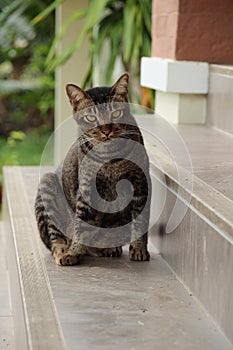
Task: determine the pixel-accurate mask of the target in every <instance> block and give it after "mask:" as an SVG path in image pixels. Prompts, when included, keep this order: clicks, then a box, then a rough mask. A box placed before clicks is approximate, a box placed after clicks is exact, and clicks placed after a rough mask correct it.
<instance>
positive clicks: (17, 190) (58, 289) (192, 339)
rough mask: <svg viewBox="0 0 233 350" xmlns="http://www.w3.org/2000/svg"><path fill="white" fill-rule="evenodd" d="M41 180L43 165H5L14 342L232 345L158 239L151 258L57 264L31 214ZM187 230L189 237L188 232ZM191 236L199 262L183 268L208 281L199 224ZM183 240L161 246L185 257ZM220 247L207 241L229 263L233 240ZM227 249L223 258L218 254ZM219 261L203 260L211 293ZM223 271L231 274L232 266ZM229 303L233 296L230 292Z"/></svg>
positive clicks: (28, 345)
mask: <svg viewBox="0 0 233 350" xmlns="http://www.w3.org/2000/svg"><path fill="white" fill-rule="evenodd" d="M152 167H153V164H152ZM154 168H155V169H154V170H153V169H152V171H154V173H155V174H156V172H157V174H158V172H159V167H158V166H157V168H156V167H155V166H154ZM166 178H167V179H168V178H169V175H166ZM38 180H39V168H33V167H7V168H5V169H4V214H3V217H4V221H5V224H6V229H7V253H8V254H7V255H8V261H10V263H11V272H10V275H11V292H12V305H13V310H14V322H15V323H14V325H15V339H16V349H24V350H26V349H56V350H57V349H83V350H84V349H85V350H86V349H94V350H96V349H108V350H111V349H118V348H119V347H120V348H121V349H127V350H128V349H146V350H147V349H148V350H154V349H165V350H170V349H177V350H178V349H179V350H182V349H185V350H187V349H189V350H196V349H200V350H201V349H203V350H204V349H205V350H208V349H209V350H215V349H216V350H219V349H221V350H230V349H232V345H231V344H230V343H229V342H228V341H227V339H226V338H225V337H224V336H223V335H222V333H221V332H220V331H219V330H218V328H216V325H214V323H213V322H212V320H211V319H210V318H209V317H208V316H207V314H206V313H205V312H204V311H203V309H202V307H200V305H199V303H198V301H197V298H196V296H197V297H198V296H199V295H196V294H195V295H194V294H193V293H191V292H190V291H188V290H187V289H186V288H185V287H184V285H183V284H182V283H181V282H180V280H179V278H177V277H176V275H175V274H174V272H172V270H171V269H170V267H169V266H168V265H167V263H166V262H165V260H164V259H163V258H162V257H161V256H160V255H159V254H158V253H157V252H156V250H155V249H154V246H153V244H151V252H152V258H151V261H150V262H145V263H135V262H130V261H129V260H128V257H127V252H126V251H125V252H124V254H123V256H122V257H121V258H90V257H87V258H85V259H83V262H82V264H81V265H79V266H74V267H68V268H67V267H59V266H56V265H55V263H54V261H53V259H52V257H51V255H50V253H49V252H48V251H47V250H46V249H45V248H44V247H43V246H42V243H41V242H40V240H39V234H38V232H37V228H36V223H35V218H34V215H33V201H34V197H35V192H36V188H37V184H38ZM154 181H155V180H154ZM158 182H159V179H158ZM155 185H156V186H157V185H158V184H155ZM162 185H163V184H162ZM169 186H170V185H169ZM170 187H171V186H170ZM181 225H182V223H181ZM182 233H183V226H182ZM204 233H205V237H206V239H207V235H208V232H204V231H201V232H199V234H200V235H204ZM177 234H179V233H178V232H174V233H172V234H170V235H167V238H164V237H162V238H159V239H160V241H161V242H160V243H161V244H159V245H158V247H159V248H161V245H162V246H163V247H168V246H169V243H167V242H168V241H169V239H170V240H174V238H175V236H176V235H177ZM188 234H189V233H188ZM188 234H187V237H183V239H184V240H189V239H190V237H189V236H188ZM192 235H193V237H192V242H193V244H192V251H195V256H196V258H195V259H196V260H195V265H192V264H190V263H189V264H188V266H187V267H185V266H183V270H185V271H186V272H188V271H189V274H190V279H193V280H194V281H195V283H198V284H199V285H202V282H203V281H202V280H200V282H198V281H197V277H198V276H197V275H196V274H197V272H198V266H199V264H200V265H201V264H202V263H203V260H202V259H199V257H198V254H201V252H202V246H201V245H200V247H199V246H198V245H196V243H195V239H196V238H195V234H194V231H192ZM217 235H218V234H216V236H217ZM173 237H174V238H173ZM220 237H222V236H220ZM157 238H158V237H157ZM208 239H209V237H208ZM216 239H217V238H215V240H216ZM152 240H154V237H153V236H152ZM175 243H176V240H175ZM189 244H190V243H188V242H187V243H186V245H189ZM184 245H185V243H184V242H183V243H182V242H181V244H180V246H179V245H177V244H176V247H177V251H175V249H174V248H173V253H172V254H169V252H168V251H167V250H166V249H161V250H162V253H163V254H164V256H165V257H166V256H167V257H168V261H169V262H172V261H171V260H172V259H174V260H176V261H178V259H180V260H182V262H183V261H184V259H183V252H182V249H183V248H184ZM218 247H219V248H218ZM218 247H217V248H216V247H214V246H212V244H211V243H210V246H209V242H208V244H207V245H206V249H207V250H208V252H209V250H210V253H211V254H212V255H213V256H215V257H216V262H218V263H221V268H225V265H226V262H225V259H226V258H227V256H225V253H228V249H229V247H228V246H225V249H227V250H225V249H224V251H223V252H222V253H221V251H222V246H221V245H220V246H218ZM199 248H200V253H199ZM216 250H217V253H216ZM166 252H167V253H166ZM229 253H230V252H229ZM221 254H223V258H224V260H223V261H220V260H219V259H220V256H219V255H221ZM216 255H217V256H216ZM178 257H180V258H178ZM231 258H232V255H231ZM190 260H192V256H190ZM216 262H214V261H213V259H212V260H208V265H207V266H208V269H207V268H206V265H204V267H205V269H204V271H205V277H206V282H207V284H206V285H202V288H206V292H205V294H207V293H209V292H210V293H211V292H212V291H211V290H209V286H208V283H210V281H211V279H212V278H216V279H215V282H217V277H218V275H217V276H216V275H215V273H214V275H209V274H210V273H211V274H212V269H213V268H215V267H216ZM210 264H213V265H214V266H213V268H212V266H210ZM229 264H230V266H231V261H229ZM171 265H172V264H171ZM172 268H173V269H174V265H173V266H172ZM228 268H229V267H228ZM174 270H175V269H174ZM231 271H232V270H231ZM224 272H225V275H226V276H228V271H224ZM217 273H219V269H218V271H217ZM201 277H202V276H201V275H200V278H201ZM220 282H222V281H220ZM225 282H226V281H225ZM229 283H230V282H229ZM222 286H223V285H220V284H216V285H215V286H214V291H213V294H214V293H215V292H216V290H218V293H219V294H221V296H224V295H225V292H224V293H222V290H223V289H224V291H225V286H224V288H223V287H222ZM231 286H232V284H231ZM212 300H213V299H212ZM220 300H221V305H219V306H217V309H218V310H219V309H220V310H221V307H224V312H225V311H227V310H226V309H225V302H224V300H222V299H221V298H220ZM227 302H228V303H231V300H229V298H228V299H227V301H226V303H227ZM230 308H231V306H230V305H229V309H230ZM231 325H232V323H231Z"/></svg>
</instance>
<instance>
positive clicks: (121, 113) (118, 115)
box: [112, 109, 123, 118]
mask: <svg viewBox="0 0 233 350" xmlns="http://www.w3.org/2000/svg"><path fill="white" fill-rule="evenodd" d="M122 115H123V111H122V110H121V109H118V110H116V111H114V112H112V117H113V118H120V117H121V116H122Z"/></svg>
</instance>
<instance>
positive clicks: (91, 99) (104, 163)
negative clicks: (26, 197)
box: [35, 74, 151, 265]
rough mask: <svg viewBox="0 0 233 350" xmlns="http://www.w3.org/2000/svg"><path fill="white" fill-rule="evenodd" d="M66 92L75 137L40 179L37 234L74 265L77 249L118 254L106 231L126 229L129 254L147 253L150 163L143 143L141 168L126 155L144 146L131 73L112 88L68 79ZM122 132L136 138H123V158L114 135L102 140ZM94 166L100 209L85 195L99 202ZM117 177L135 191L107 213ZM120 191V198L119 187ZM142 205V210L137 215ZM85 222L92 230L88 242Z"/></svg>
mask: <svg viewBox="0 0 233 350" xmlns="http://www.w3.org/2000/svg"><path fill="white" fill-rule="evenodd" d="M66 91H67V95H68V97H69V100H70V103H71V106H72V108H73V114H74V119H75V120H76V122H77V124H78V129H79V136H78V138H77V140H76V141H75V143H74V144H73V145H72V147H71V148H70V150H69V151H68V153H67V155H66V157H65V159H64V161H63V163H62V165H61V167H59V168H58V169H57V171H56V172H55V173H48V174H45V175H44V177H43V178H42V179H41V182H40V185H39V187H38V192H37V197H36V201H35V214H36V219H37V225H38V229H39V232H40V237H41V239H42V241H43V243H44V244H45V246H46V247H47V248H48V249H50V250H51V251H52V254H53V256H54V258H55V260H56V263H57V264H59V265H74V264H77V263H79V258H80V256H82V255H98V256H120V255H121V253H122V248H121V246H120V245H119V246H117V247H115V246H114V244H113V246H111V245H109V243H110V242H111V240H110V241H106V239H109V238H108V236H106V237H107V238H106V237H105V233H104V232H108V230H116V232H119V234H120V235H123V234H124V235H125V237H124V239H125V241H127V240H128V242H129V241H130V240H131V239H132V238H133V240H132V242H131V243H130V247H129V257H130V259H131V260H140V261H143V260H149V258H150V255H149V253H148V251H147V228H148V222H149V205H150V192H151V184H150V180H149V162H148V157H147V154H146V152H145V149H144V147H141V148H140V152H138V151H137V150H136V152H137V158H138V163H137V164H140V165H141V166H142V168H141V167H140V166H138V165H137V164H135V163H134V162H133V161H131V158H130V156H131V155H132V154H133V152H134V153H135V147H136V146H135V145H137V144H138V145H141V146H143V139H142V135H141V133H140V130H139V129H138V127H137V125H136V122H135V120H134V118H133V116H132V115H131V113H130V110H129V106H128V104H127V93H128V75H127V74H124V75H123V76H122V77H120V79H118V81H117V82H116V83H115V84H114V85H113V86H112V87H97V88H93V89H89V90H87V91H84V90H82V89H81V88H79V87H77V86H75V85H73V84H69V85H67V87H66ZM119 139H121V140H122V139H126V140H130V141H134V142H128V143H127V141H126V143H125V144H124V145H126V146H124V148H125V150H124V152H125V154H126V156H125V157H122V153H121V152H120V151H122V150H120V149H119V144H118V143H117V142H116V143H114V142H112V143H107V142H105V141H108V140H119ZM106 145H107V146H106ZM95 146H98V147H95ZM96 150H97V151H96ZM109 155H110V156H111V159H109ZM84 159H85V160H86V159H87V161H88V163H87V164H88V166H85V167H84V166H83V164H84V163H82V162H83V161H84ZM97 168H98V169H99V170H98V172H97V177H96V179H95V185H96V188H97V192H98V194H99V195H100V197H101V198H103V199H104V200H105V202H104V203H105V205H106V207H105V208H104V209H103V210H100V209H96V208H94V207H93V206H92V205H91V204H90V201H93V202H92V203H94V202H95V203H98V200H97V199H96V200H95V195H94V187H92V185H90V184H92V180H93V178H95V177H94V174H95V172H96V170H95V169H97ZM122 179H126V180H128V181H129V182H130V183H131V184H132V186H133V198H132V200H131V201H130V203H128V204H127V206H126V207H124V208H123V209H119V210H118V211H117V212H114V213H111V212H109V205H110V204H111V203H112V202H113V201H115V200H116V198H117V195H118V194H117V192H116V188H117V184H118V182H119V181H120V180H122ZM122 195H123V197H122V201H124V193H123V194H122ZM84 197H85V198H84ZM119 198H120V197H119ZM119 198H118V199H119ZM109 203H110V204H109ZM119 203H121V200H120V201H119ZM119 208H120V207H119ZM141 212H143V217H142V218H141V219H140V220H136V218H137V217H140V213H141ZM122 226H124V229H122ZM87 227H88V228H89V229H90V230H91V235H89V236H88V240H87V243H86V241H85V240H86V237H87V236H85V234H86V232H87ZM125 227H128V228H129V227H130V229H126V228H125ZM118 228H119V229H118ZM117 230H118V231H117ZM114 232H115V231H114ZM122 232H123V233H122ZM90 237H91V239H92V240H93V241H92V240H90ZM96 240H99V241H100V242H101V244H102V245H101V247H99V246H98V245H97V246H96V245H95V242H96ZM109 246H110V248H109Z"/></svg>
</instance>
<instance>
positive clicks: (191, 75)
mask: <svg viewBox="0 0 233 350" xmlns="http://www.w3.org/2000/svg"><path fill="white" fill-rule="evenodd" d="M208 76H209V64H208V63H206V62H193V61H174V60H171V59H166V58H159V57H142V60H141V85H142V86H146V87H149V88H152V89H155V90H160V91H163V92H175V93H183V94H206V93H208Z"/></svg>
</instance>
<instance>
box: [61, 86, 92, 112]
mask: <svg viewBox="0 0 233 350" xmlns="http://www.w3.org/2000/svg"><path fill="white" fill-rule="evenodd" d="M66 93H67V96H68V97H69V100H70V104H71V106H72V107H73V108H74V107H75V106H77V105H78V103H79V102H80V101H81V100H83V99H87V98H88V96H87V94H86V92H85V91H84V90H82V89H81V88H80V87H79V86H76V85H74V84H67V85H66Z"/></svg>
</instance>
